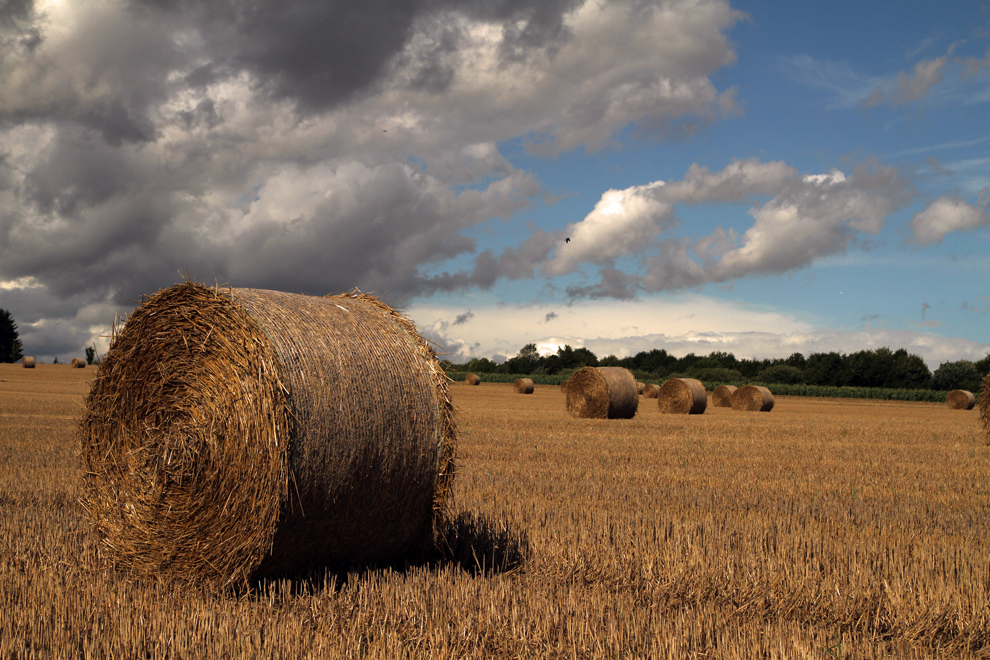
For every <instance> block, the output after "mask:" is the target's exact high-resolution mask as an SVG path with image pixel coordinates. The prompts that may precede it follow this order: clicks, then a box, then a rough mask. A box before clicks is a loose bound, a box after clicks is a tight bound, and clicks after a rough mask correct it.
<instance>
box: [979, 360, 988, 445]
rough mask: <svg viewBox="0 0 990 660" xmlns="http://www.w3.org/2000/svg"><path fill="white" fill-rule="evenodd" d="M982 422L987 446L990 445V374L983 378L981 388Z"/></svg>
mask: <svg viewBox="0 0 990 660" xmlns="http://www.w3.org/2000/svg"><path fill="white" fill-rule="evenodd" d="M980 421H981V422H982V423H983V430H984V431H985V432H986V434H987V444H990V374H987V375H986V376H984V377H983V385H982V387H980Z"/></svg>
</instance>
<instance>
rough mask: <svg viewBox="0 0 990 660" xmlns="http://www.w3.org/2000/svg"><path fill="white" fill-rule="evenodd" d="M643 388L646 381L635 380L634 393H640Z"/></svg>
mask: <svg viewBox="0 0 990 660" xmlns="http://www.w3.org/2000/svg"><path fill="white" fill-rule="evenodd" d="M644 389H646V383H644V382H642V381H639V380H638V381H636V394H642V393H643V390H644Z"/></svg>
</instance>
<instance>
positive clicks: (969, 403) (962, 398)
mask: <svg viewBox="0 0 990 660" xmlns="http://www.w3.org/2000/svg"><path fill="white" fill-rule="evenodd" d="M945 405H947V406H948V407H950V408H952V409H953V410H972V409H973V407H974V406H975V405H976V397H975V396H973V393H972V392H968V391H966V390H952V391H951V392H949V394H948V396H946V397H945Z"/></svg>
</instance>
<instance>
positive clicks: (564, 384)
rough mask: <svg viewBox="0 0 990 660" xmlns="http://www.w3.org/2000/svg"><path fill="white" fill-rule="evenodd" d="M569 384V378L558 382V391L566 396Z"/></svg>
mask: <svg viewBox="0 0 990 660" xmlns="http://www.w3.org/2000/svg"><path fill="white" fill-rule="evenodd" d="M570 384H571V379H570V378H568V379H567V380H562V381H560V391H561V392H563V393H564V394H567V388H568V386H570Z"/></svg>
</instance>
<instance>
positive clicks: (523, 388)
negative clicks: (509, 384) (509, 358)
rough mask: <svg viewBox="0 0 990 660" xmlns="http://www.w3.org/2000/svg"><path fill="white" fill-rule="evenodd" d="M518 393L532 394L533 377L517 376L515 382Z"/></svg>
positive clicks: (514, 385)
mask: <svg viewBox="0 0 990 660" xmlns="http://www.w3.org/2000/svg"><path fill="white" fill-rule="evenodd" d="M513 387H514V388H515V390H516V393H517V394H532V393H533V389H534V385H533V380H532V379H531V378H517V379H516V382H515V383H514V384H513Z"/></svg>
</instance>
